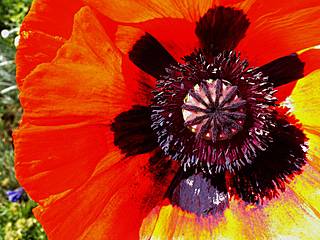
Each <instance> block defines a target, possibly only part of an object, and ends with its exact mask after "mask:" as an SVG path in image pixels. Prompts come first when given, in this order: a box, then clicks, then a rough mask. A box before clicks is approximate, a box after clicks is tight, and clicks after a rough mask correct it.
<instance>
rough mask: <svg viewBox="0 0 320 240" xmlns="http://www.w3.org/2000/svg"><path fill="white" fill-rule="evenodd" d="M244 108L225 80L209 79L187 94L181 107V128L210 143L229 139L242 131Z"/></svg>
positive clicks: (236, 90) (234, 91)
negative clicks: (183, 126) (182, 122)
mask: <svg viewBox="0 0 320 240" xmlns="http://www.w3.org/2000/svg"><path fill="white" fill-rule="evenodd" d="M245 104H246V101H245V100H242V99H241V98H240V97H239V96H238V87H236V86H232V85H231V83H229V82H228V81H226V80H220V79H217V80H212V79H210V80H207V81H204V82H202V83H201V84H200V85H198V84H196V85H195V86H194V88H193V89H191V90H189V93H188V94H187V96H186V98H185V99H184V104H183V105H182V115H183V119H184V121H185V123H184V124H185V126H187V127H189V128H190V129H191V131H192V132H195V133H196V135H197V138H206V139H211V140H212V142H213V143H215V142H216V141H220V140H226V139H231V137H232V136H234V135H235V134H236V133H238V132H239V131H240V130H241V129H242V127H243V124H244V119H245V118H246V114H245V113H244V112H245V108H244V107H245Z"/></svg>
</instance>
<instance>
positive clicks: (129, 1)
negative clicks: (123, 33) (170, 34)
mask: <svg viewBox="0 0 320 240" xmlns="http://www.w3.org/2000/svg"><path fill="white" fill-rule="evenodd" d="M85 2H86V3H87V4H88V5H89V6H92V7H94V8H96V9H97V10H98V11H100V12H102V13H103V14H104V15H106V16H108V17H110V18H111V19H113V20H115V21H119V22H143V21H147V20H150V19H154V18H163V17H172V18H185V19H187V20H189V21H196V20H198V19H199V18H200V16H202V15H203V14H204V13H205V12H206V11H207V10H208V9H209V8H210V7H211V6H213V2H214V1H212V0H201V1H193V0H184V1H175V0H161V1H160V0H151V1H143V0H122V1H116V0H102V1H101V0H85Z"/></svg>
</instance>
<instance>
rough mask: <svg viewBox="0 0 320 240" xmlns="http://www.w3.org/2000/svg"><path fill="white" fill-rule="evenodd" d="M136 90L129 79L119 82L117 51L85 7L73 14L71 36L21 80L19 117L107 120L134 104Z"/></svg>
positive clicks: (51, 120) (46, 122) (41, 121)
mask: <svg viewBox="0 0 320 240" xmlns="http://www.w3.org/2000/svg"><path fill="white" fill-rule="evenodd" d="M129 86H130V88H128V87H129ZM138 88H139V86H138V85H137V83H136V82H134V81H130V82H127V83H125V82H124V81H123V78H122V75H121V56H120V54H119V53H118V52H117V50H116V49H115V48H114V46H113V44H112V43H111V41H110V39H109V37H108V36H107V35H106V33H105V31H104V29H103V28H102V26H101V25H100V24H99V22H98V20H97V19H96V18H95V17H94V15H93V13H92V12H91V10H90V9H89V8H87V7H85V8H83V9H82V10H80V11H79V13H77V15H76V16H75V22H74V30H73V33H72V37H71V39H70V40H69V41H67V42H66V43H65V44H64V45H63V46H62V47H61V49H60V50H59V51H58V54H57V57H56V58H55V59H54V60H53V61H52V63H47V64H42V65H39V66H38V67H37V68H36V69H35V70H34V71H33V72H32V73H31V74H30V75H28V77H27V78H26V79H25V81H24V84H23V86H22V89H21V95H20V100H21V103H22V106H23V108H24V111H25V112H24V115H23V121H28V122H32V124H35V125H55V124H61V123H74V122H78V121H91V122H94V121H96V122H97V121H99V122H108V121H110V120H111V119H113V118H114V117H115V116H116V115H118V114H119V113H121V112H122V111H125V110H128V109H129V108H130V106H131V105H132V104H135V103H136V102H135V100H134V98H136V95H137V92H139V89H138ZM128 89H130V91H128ZM140 102H141V100H140Z"/></svg>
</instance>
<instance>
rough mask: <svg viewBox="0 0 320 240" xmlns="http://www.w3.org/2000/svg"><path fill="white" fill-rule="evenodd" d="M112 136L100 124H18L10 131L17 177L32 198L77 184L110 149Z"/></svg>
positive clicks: (87, 175)
mask: <svg viewBox="0 0 320 240" xmlns="http://www.w3.org/2000/svg"><path fill="white" fill-rule="evenodd" d="M112 139H113V136H112V134H111V132H110V130H109V129H108V127H107V126H104V125H97V126H93V125H84V124H73V125H65V126H58V127H36V126H22V127H20V128H19V129H18V130H16V131H15V133H14V144H15V170H16V176H17V179H18V180H19V182H20V184H21V185H22V186H23V187H24V188H25V189H26V190H27V192H28V193H29V194H30V196H31V198H32V199H34V200H36V201H40V200H43V199H45V198H48V197H49V196H50V195H56V194H60V193H63V192H65V191H67V190H70V189H74V188H77V187H79V186H81V185H82V184H83V183H84V182H85V181H86V180H87V179H88V178H89V177H90V175H91V174H92V172H93V171H94V169H95V168H96V165H97V163H98V161H100V160H101V159H102V158H103V157H104V156H105V155H106V153H107V151H111V150H113V149H111V147H110V146H112V145H113V142H112ZM113 148H115V147H113Z"/></svg>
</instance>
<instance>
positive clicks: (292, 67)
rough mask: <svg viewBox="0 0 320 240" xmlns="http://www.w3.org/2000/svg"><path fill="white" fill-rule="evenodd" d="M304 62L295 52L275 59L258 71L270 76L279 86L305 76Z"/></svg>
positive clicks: (276, 85) (270, 79)
mask: <svg viewBox="0 0 320 240" xmlns="http://www.w3.org/2000/svg"><path fill="white" fill-rule="evenodd" d="M304 65H305V64H304V63H303V62H302V61H301V60H300V59H299V57H298V55H297V54H295V53H293V54H290V55H288V56H284V57H281V58H278V59H276V60H273V61H272V62H269V63H267V64H265V65H263V66H261V67H259V68H257V70H256V71H257V72H262V73H264V75H265V76H268V78H269V81H270V82H272V83H273V86H274V87H278V86H281V85H284V84H287V83H290V82H292V81H295V80H297V79H299V78H302V77H303V71H304Z"/></svg>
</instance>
